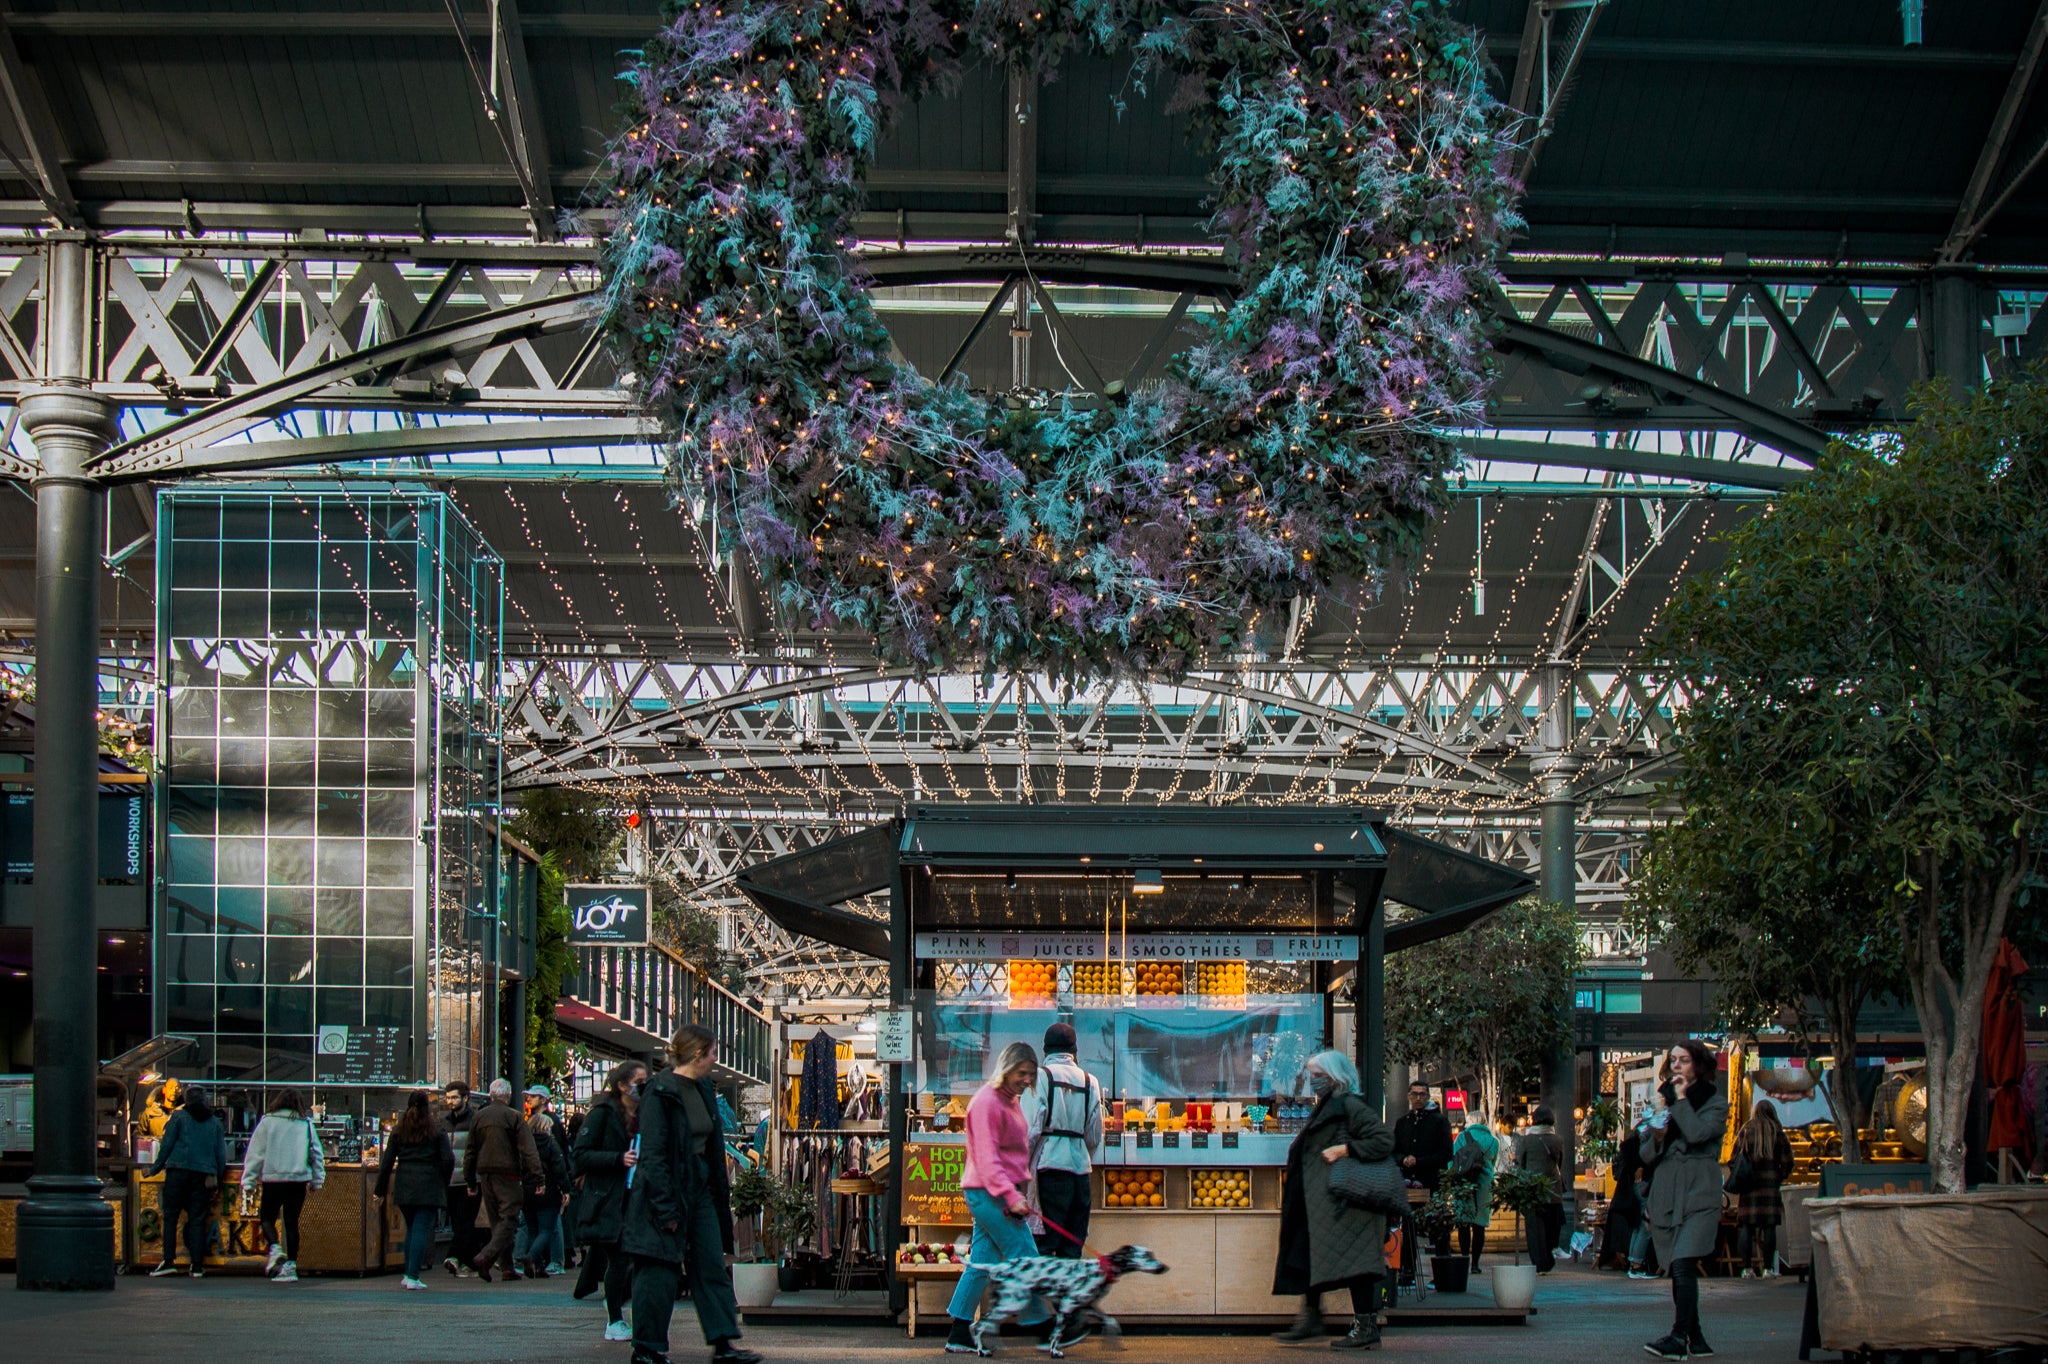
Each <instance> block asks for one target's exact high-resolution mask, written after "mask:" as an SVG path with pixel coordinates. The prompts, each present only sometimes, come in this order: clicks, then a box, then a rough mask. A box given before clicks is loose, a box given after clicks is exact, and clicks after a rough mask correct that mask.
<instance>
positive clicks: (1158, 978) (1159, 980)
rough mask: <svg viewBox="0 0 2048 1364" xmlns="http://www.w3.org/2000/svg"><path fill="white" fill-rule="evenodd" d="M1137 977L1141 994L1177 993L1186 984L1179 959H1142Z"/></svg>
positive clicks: (1138, 966)
mask: <svg viewBox="0 0 2048 1364" xmlns="http://www.w3.org/2000/svg"><path fill="white" fill-rule="evenodd" d="M1137 977H1138V993H1139V994H1141V995H1177V994H1179V993H1180V992H1181V990H1182V988H1183V986H1184V984H1185V982H1184V981H1183V979H1182V972H1181V964H1180V963H1179V962H1177V961H1141V962H1139V963H1138V965H1137Z"/></svg>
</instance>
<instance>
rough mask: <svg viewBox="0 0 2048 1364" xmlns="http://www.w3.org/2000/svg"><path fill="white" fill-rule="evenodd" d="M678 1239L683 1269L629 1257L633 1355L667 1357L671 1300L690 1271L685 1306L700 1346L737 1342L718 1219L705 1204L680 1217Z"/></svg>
mask: <svg viewBox="0 0 2048 1364" xmlns="http://www.w3.org/2000/svg"><path fill="white" fill-rule="evenodd" d="M679 1231H680V1232H681V1235H682V1238H683V1263H682V1264H680V1265H675V1264H670V1263H669V1262H668V1261H666V1260H650V1259H647V1258H646V1257H644V1256H640V1255H635V1256H633V1349H634V1350H635V1351H636V1352H640V1353H646V1354H658V1355H665V1354H667V1353H668V1324H669V1319H670V1318H672V1317H673V1316H674V1315H675V1311H676V1294H677V1293H678V1292H680V1291H681V1290H682V1284H683V1280H682V1271H683V1270H684V1269H688V1270H689V1271H690V1301H691V1303H692V1304H694V1305H695V1306H696V1308H697V1325H698V1326H700V1327H702V1328H703V1331H704V1343H705V1344H707V1345H716V1344H718V1342H719V1341H721V1340H738V1339H739V1338H740V1309H739V1304H738V1303H736V1302H734V1301H733V1296H732V1271H731V1270H730V1269H727V1268H726V1265H725V1241H724V1238H723V1237H722V1236H721V1235H720V1234H719V1227H718V1213H717V1211H716V1210H715V1209H713V1208H712V1207H711V1204H710V1201H709V1200H708V1199H698V1200H697V1203H696V1206H694V1207H691V1208H689V1209H688V1210H687V1211H685V1212H684V1214H683V1222H682V1226H681V1227H680V1228H679Z"/></svg>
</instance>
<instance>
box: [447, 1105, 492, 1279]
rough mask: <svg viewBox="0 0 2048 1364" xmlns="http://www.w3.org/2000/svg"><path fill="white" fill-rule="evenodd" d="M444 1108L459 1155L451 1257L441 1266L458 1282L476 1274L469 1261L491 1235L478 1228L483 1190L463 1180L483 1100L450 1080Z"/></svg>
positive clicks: (451, 1203)
mask: <svg viewBox="0 0 2048 1364" xmlns="http://www.w3.org/2000/svg"><path fill="white" fill-rule="evenodd" d="M441 1101H442V1103H443V1105H444V1108H443V1110H442V1113H441V1123H442V1125H443V1126H444V1127H446V1128H447V1130H448V1141H449V1144H450V1147H451V1149H453V1150H454V1152H455V1170H454V1173H453V1174H452V1176H451V1177H450V1179H449V1181H448V1258H447V1259H445V1260H443V1261H442V1262H441V1267H442V1268H443V1269H445V1270H447V1271H448V1272H449V1273H450V1274H453V1275H454V1276H455V1277H457V1278H458V1279H466V1278H468V1277H469V1276H470V1274H472V1273H473V1272H474V1271H473V1270H471V1269H470V1267H469V1262H470V1259H471V1257H473V1256H474V1255H475V1254H476V1253H477V1252H478V1251H480V1250H482V1249H483V1248H484V1242H485V1241H486V1240H488V1239H490V1233H489V1232H488V1231H484V1230H481V1229H479V1228H478V1226H477V1224H476V1223H477V1216H478V1215H479V1214H480V1213H482V1212H483V1210H484V1201H483V1200H484V1196H483V1191H482V1190H481V1189H478V1188H477V1187H476V1186H475V1185H473V1184H468V1183H465V1182H464V1181H463V1178H462V1152H463V1148H464V1147H466V1146H468V1145H469V1124H470V1122H471V1121H472V1120H474V1119H475V1117H476V1115H477V1114H478V1112H480V1111H481V1110H482V1109H483V1106H484V1104H483V1098H482V1096H480V1095H476V1094H472V1093H470V1091H469V1086H468V1085H467V1084H465V1083H463V1082H462V1081H461V1080H450V1081H449V1082H448V1086H447V1088H445V1089H443V1090H442V1091H441Z"/></svg>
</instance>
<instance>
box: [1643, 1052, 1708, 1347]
mask: <svg viewBox="0 0 2048 1364" xmlns="http://www.w3.org/2000/svg"><path fill="white" fill-rule="evenodd" d="M1663 1069H1664V1073H1665V1075H1666V1077H1667V1078H1666V1079H1665V1081H1664V1083H1663V1084H1662V1085H1661V1086H1660V1087H1659V1088H1658V1093H1659V1095H1661V1096H1662V1098H1663V1100H1664V1111H1663V1113H1661V1114H1659V1115H1658V1117H1659V1118H1661V1119H1662V1121H1661V1122H1658V1120H1657V1119H1652V1120H1651V1121H1652V1128H1651V1131H1652V1132H1653V1133H1655V1137H1654V1140H1655V1141H1656V1142H1657V1147H1658V1152H1659V1154H1658V1156H1657V1160H1656V1170H1657V1174H1656V1178H1655V1179H1654V1180H1652V1181H1651V1183H1650V1192H1649V1196H1648V1197H1647V1198H1646V1199H1645V1200H1644V1208H1643V1217H1644V1220H1645V1221H1646V1222H1648V1223H1649V1227H1650V1239H1651V1241H1652V1242H1653V1243H1654V1244H1655V1246H1656V1248H1657V1258H1658V1259H1659V1260H1660V1261H1662V1262H1663V1263H1664V1264H1665V1265H1667V1266H1669V1267H1670V1270H1671V1302H1672V1306H1673V1308H1674V1309H1675V1315H1674V1318H1673V1321H1672V1324H1671V1332H1670V1334H1669V1335H1666V1336H1663V1337H1661V1338H1660V1339H1657V1340H1653V1341H1651V1342H1650V1343H1649V1344H1648V1345H1645V1346H1644V1347H1643V1348H1644V1349H1645V1350H1647V1351H1649V1352H1650V1353H1651V1354H1653V1355H1656V1356H1657V1357H1658V1358H1659V1359H1686V1358H1703V1357H1705V1356H1707V1355H1711V1354H1712V1353H1714V1351H1713V1347H1712V1346H1710V1345H1708V1344H1707V1338H1706V1336H1705V1335H1704V1334H1702V1333H1701V1331H1700V1261H1701V1260H1703V1259H1705V1258H1706V1257H1707V1256H1709V1255H1712V1254H1713V1253H1714V1242H1715V1241H1716V1239H1718V1237H1719V1236H1720V1231H1721V1182H1722V1175H1721V1139H1722V1137H1724V1136H1725V1135H1726V1134H1727V1132H1728V1096H1727V1095H1725V1094H1723V1093H1722V1092H1721V1091H1720V1090H1719V1089H1718V1088H1716V1087H1715V1084H1714V1080H1715V1078H1716V1075H1717V1070H1716V1065H1715V1061H1714V1053H1713V1052H1711V1051H1709V1050H1708V1049H1707V1046H1706V1044H1705V1043H1703V1042H1699V1041H1696V1040H1694V1039H1692V1038H1687V1039H1686V1040H1685V1041H1683V1042H1679V1043H1677V1044H1675V1045H1674V1046H1673V1047H1672V1048H1671V1052H1670V1054H1669V1055H1668V1056H1666V1057H1665V1059H1664V1066H1663ZM1649 1139H1650V1138H1646V1140H1649Z"/></svg>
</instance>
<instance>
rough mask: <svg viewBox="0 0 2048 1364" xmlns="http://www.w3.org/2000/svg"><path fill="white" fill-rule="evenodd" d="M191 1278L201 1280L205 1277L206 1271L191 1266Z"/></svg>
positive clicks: (196, 1266)
mask: <svg viewBox="0 0 2048 1364" xmlns="http://www.w3.org/2000/svg"><path fill="white" fill-rule="evenodd" d="M191 1277H192V1278H195V1279H203V1278H205V1277H206V1271H205V1270H203V1269H201V1268H200V1267H199V1266H198V1265H194V1266H192V1274H191Z"/></svg>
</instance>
